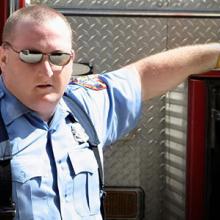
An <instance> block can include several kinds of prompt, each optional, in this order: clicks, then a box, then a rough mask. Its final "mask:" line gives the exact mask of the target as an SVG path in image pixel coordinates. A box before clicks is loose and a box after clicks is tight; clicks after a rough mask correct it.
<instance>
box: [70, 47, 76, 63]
mask: <svg viewBox="0 0 220 220" xmlns="http://www.w3.org/2000/svg"><path fill="white" fill-rule="evenodd" d="M71 54H72V61H73V62H74V60H75V58H76V53H75V51H74V50H73V49H72V50H71Z"/></svg>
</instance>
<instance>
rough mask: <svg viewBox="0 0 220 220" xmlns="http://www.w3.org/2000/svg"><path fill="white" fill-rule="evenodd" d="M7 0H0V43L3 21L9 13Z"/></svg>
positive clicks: (0, 40)
mask: <svg viewBox="0 0 220 220" xmlns="http://www.w3.org/2000/svg"><path fill="white" fill-rule="evenodd" d="M8 2H9V1H8V0H1V1H0V43H1V42H2V30H3V26H4V23H5V21H6V19H7V17H8V13H9V8H8V7H9V5H8Z"/></svg>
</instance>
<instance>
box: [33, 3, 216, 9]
mask: <svg viewBox="0 0 220 220" xmlns="http://www.w3.org/2000/svg"><path fill="white" fill-rule="evenodd" d="M31 3H43V4H48V5H50V6H52V7H56V8H74V9H120V10H149V9H151V10H152V9H154V10H158V9H161V10H164V9H168V8H169V9H173V10H175V9H178V10H179V9H180V10H184V9H185V10H198V11H208V10H212V11H219V10H220V4H219V3H220V2H219V0H156V1H154V0H31Z"/></svg>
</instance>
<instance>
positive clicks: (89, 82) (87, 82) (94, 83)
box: [71, 74, 107, 91]
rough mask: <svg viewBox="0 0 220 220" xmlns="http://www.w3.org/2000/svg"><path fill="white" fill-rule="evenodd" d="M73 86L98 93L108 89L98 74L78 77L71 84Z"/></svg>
mask: <svg viewBox="0 0 220 220" xmlns="http://www.w3.org/2000/svg"><path fill="white" fill-rule="evenodd" d="M71 84H77V85H80V86H82V87H85V88H89V89H92V90H96V91H98V90H103V89H106V87H107V86H106V84H105V83H104V82H103V81H102V80H101V79H100V78H99V75H98V74H92V75H88V76H81V77H77V78H76V79H74V80H73V81H72V82H71Z"/></svg>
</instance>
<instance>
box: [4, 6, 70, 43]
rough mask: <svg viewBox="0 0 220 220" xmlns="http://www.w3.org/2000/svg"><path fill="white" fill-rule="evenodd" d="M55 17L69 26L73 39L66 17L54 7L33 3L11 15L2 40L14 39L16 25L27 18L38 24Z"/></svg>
mask: <svg viewBox="0 0 220 220" xmlns="http://www.w3.org/2000/svg"><path fill="white" fill-rule="evenodd" d="M54 18H61V19H62V20H63V21H64V23H65V24H66V26H67V28H68V29H69V32H70V37H71V40H72V29H71V26H70V23H69V22H68V20H67V19H66V17H65V16H64V15H63V14H61V13H60V12H58V11H56V10H55V9H53V8H50V7H48V6H46V5H42V4H39V5H31V6H28V7H24V8H21V9H19V10H17V11H15V12H14V13H13V14H11V16H9V18H8V19H7V21H6V23H5V26H4V28H3V33H2V41H3V42H4V41H8V40H13V39H14V37H16V33H15V28H16V25H17V24H18V23H19V22H21V21H23V20H25V19H30V20H33V21H34V22H36V23H38V24H43V23H45V22H47V21H48V20H50V19H54Z"/></svg>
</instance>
